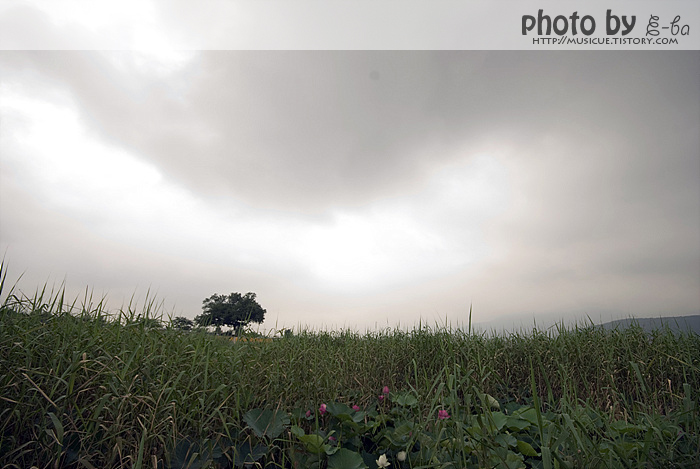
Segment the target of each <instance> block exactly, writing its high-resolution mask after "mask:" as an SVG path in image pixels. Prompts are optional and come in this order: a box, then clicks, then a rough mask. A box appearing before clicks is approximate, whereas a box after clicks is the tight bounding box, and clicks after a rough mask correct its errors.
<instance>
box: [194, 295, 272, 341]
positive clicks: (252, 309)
mask: <svg viewBox="0 0 700 469" xmlns="http://www.w3.org/2000/svg"><path fill="white" fill-rule="evenodd" d="M255 297H256V295H255V293H253V292H248V293H246V294H245V295H241V294H240V293H231V294H230V295H217V294H214V295H212V296H210V297H209V298H207V299H205V300H204V301H203V303H202V309H203V310H204V312H202V314H200V315H199V316H197V317H196V318H194V322H195V323H196V324H197V325H198V326H200V327H209V326H214V327H216V330H217V331H218V332H220V331H221V326H231V327H232V328H233V330H232V331H231V332H232V335H236V336H237V335H240V333H241V332H242V331H243V329H245V327H246V326H247V325H248V324H249V323H251V322H255V323H258V324H261V323H262V322H263V321H264V320H265V313H266V312H267V311H265V310H264V309H263V307H262V306H260V304H259V303H258V302H257V300H256V299H255Z"/></svg>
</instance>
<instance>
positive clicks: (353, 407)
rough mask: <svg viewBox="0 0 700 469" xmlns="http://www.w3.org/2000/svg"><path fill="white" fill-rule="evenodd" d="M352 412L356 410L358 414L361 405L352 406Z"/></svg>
mask: <svg viewBox="0 0 700 469" xmlns="http://www.w3.org/2000/svg"><path fill="white" fill-rule="evenodd" d="M352 410H354V411H355V412H357V411H358V410H360V406H359V405H354V406H352Z"/></svg>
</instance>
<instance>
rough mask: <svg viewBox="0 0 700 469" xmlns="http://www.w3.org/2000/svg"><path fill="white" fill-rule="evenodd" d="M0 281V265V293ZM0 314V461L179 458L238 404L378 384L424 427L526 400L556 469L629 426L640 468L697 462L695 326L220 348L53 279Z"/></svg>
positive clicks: (232, 427)
mask: <svg viewBox="0 0 700 469" xmlns="http://www.w3.org/2000/svg"><path fill="white" fill-rule="evenodd" d="M4 278H5V277H4V276H3V273H2V272H1V271H0V282H2V283H0V293H2V291H1V290H2V288H6V286H4V285H3V284H4ZM76 305H77V306H76ZM0 325H1V327H0V389H1V390H2V391H1V394H0V466H2V467H17V468H24V467H32V466H36V467H63V466H71V465H72V466H74V467H87V468H92V467H96V468H99V467H139V468H140V467H179V466H177V465H176V464H174V463H173V462H172V454H173V451H175V449H176V448H177V447H178V444H179V443H180V442H182V441H196V442H198V444H199V445H200V446H202V447H205V446H206V445H207V444H211V445H213V444H215V443H216V442H218V441H223V440H226V441H233V440H235V439H236V438H240V437H241V435H245V434H246V432H247V431H248V432H249V429H248V428H247V425H246V423H245V421H244V419H243V415H244V414H245V413H246V412H247V411H249V410H250V409H255V408H267V409H279V410H281V411H284V412H289V413H292V412H295V411H299V410H300V409H301V410H304V409H310V410H315V409H318V406H319V404H320V403H330V402H340V403H345V404H348V405H358V406H360V407H362V408H368V407H371V406H372V405H375V404H376V402H377V398H378V395H379V394H380V390H381V389H382V387H384V386H388V387H389V388H390V389H391V390H392V392H393V391H396V392H399V391H406V392H410V393H412V395H414V396H416V397H417V401H418V404H417V405H416V406H415V407H412V408H411V412H412V413H413V414H414V415H415V418H417V419H419V421H420V422H423V425H424V426H425V425H427V423H426V422H429V421H430V419H431V418H432V417H431V416H434V415H435V413H436V411H437V409H438V408H442V407H444V406H449V408H450V409H453V410H451V411H452V412H453V415H452V417H453V419H452V421H454V420H455V419H459V418H460V415H462V414H463V415H464V416H465V417H464V418H466V416H467V415H468V414H475V413H479V412H483V414H484V415H489V413H490V412H491V411H490V408H491V405H490V404H489V401H488V396H493V397H495V398H496V399H497V400H498V402H499V405H500V406H501V408H502V409H509V408H510V409H515V408H517V406H523V405H529V406H533V407H535V408H536V410H537V415H538V416H541V415H544V418H545V420H547V421H550V422H554V421H556V422H558V423H557V425H558V427H557V428H559V430H558V431H559V433H558V434H557V435H549V436H547V438H549V439H551V440H552V441H551V442H550V443H551V444H554V443H557V441H559V440H557V438H559V439H560V440H561V441H560V442H559V443H558V446H557V447H559V448H568V447H570V448H569V449H570V450H571V452H572V454H573V455H574V456H572V458H574V459H572V460H571V461H570V463H571V464H574V466H572V467H575V465H576V464H584V465H586V466H587V467H607V466H608V465H610V464H612V466H610V467H615V464H616V462H619V461H624V460H628V458H627V459H626V458H624V457H623V456H624V455H623V454H622V453H621V451H622V450H621V449H620V448H622V447H621V446H620V445H619V444H617V443H615V444H613V443H611V442H612V441H618V440H619V438H618V439H615V438H613V437H612V436H611V435H618V436H619V435H621V434H622V433H620V432H625V431H627V432H628V433H630V434H633V433H634V432H635V431H636V430H634V428H636V429H637V430H639V431H642V430H641V429H643V432H646V433H648V435H646V436H642V437H639V438H642V442H644V441H646V440H644V438H646V439H647V440H648V442H647V446H646V448H647V449H646V450H644V447H643V448H642V449H641V450H639V449H638V450H635V451H637V453H635V454H637V456H636V457H637V459H638V460H640V461H647V466H646V467H654V465H653V464H655V463H658V461H676V463H677V464H688V463H690V462H692V463H694V462H698V461H700V457H699V454H698V452H699V451H700V444H698V438H700V437H699V435H700V423H699V422H700V418H699V417H700V414H699V413H698V408H697V405H696V402H697V392H698V389H700V338H699V337H698V335H696V334H689V333H688V334H674V333H672V332H671V331H668V330H667V331H663V330H662V331H657V332H655V333H653V334H646V333H645V332H644V331H643V330H642V329H641V328H638V327H631V328H628V329H624V330H612V331H606V330H603V329H601V328H597V327H594V326H592V325H588V326H579V327H574V328H572V329H566V328H563V327H560V328H557V329H555V330H549V331H540V330H537V329H534V330H533V331H531V332H528V333H524V332H521V333H511V334H501V335H486V334H474V333H470V332H469V331H462V330H450V329H449V328H447V327H432V328H431V327H426V326H421V327H418V328H415V329H414V330H410V331H405V330H398V329H386V330H380V331H367V332H364V333H360V332H356V331H349V330H344V331H337V332H331V331H325V332H324V331H310V330H301V331H297V333H296V334H294V335H293V336H291V337H285V338H283V339H276V340H273V341H270V342H265V343H256V342H248V343H247V342H238V343H235V344H234V343H232V342H231V341H230V340H227V339H226V338H224V337H218V336H214V335H211V334H206V333H203V332H187V333H185V332H180V331H177V330H173V329H171V328H168V327H167V318H166V320H165V321H163V316H162V314H161V312H160V310H159V308H158V304H157V303H155V302H154V301H152V300H151V301H148V300H147V301H146V305H145V306H144V307H143V309H142V310H141V311H139V312H137V311H135V310H134V309H133V306H132V305H129V307H127V308H126V309H124V310H120V311H118V312H116V313H114V314H110V313H108V312H106V311H105V310H104V305H103V303H102V302H101V301H98V302H96V304H93V302H92V299H91V298H90V295H89V294H87V293H86V295H85V298H84V299H83V301H82V302H80V303H78V302H77V301H74V302H72V303H70V304H69V303H67V302H66V299H65V297H64V294H63V290H62V289H60V290H59V291H58V292H47V291H46V289H42V290H40V291H38V292H37V293H36V294H35V295H34V296H32V297H26V296H22V295H20V294H16V293H15V292H14V290H11V291H10V292H8V293H6V294H5V295H4V300H3V302H2V306H0ZM509 406H510V407H509ZM540 418H541V417H540ZM615 422H629V423H630V425H637V427H625V428H622V427H620V428H618V427H615V425H618V426H619V425H620V424H618V423H615ZM543 426H544V425H540V431H542V432H544V428H542V427H543ZM459 428H461V430H459V431H461V432H462V433H465V432H466V430H465V428H466V427H459ZM552 428H554V427H552ZM669 428H672V429H678V434H677V435H671V436H669V435H668V434H667V433H668V432H669V431H671V432H672V430H668V429H669ZM457 430H458V428H457V427H455V430H454V431H457ZM673 431H675V430H673ZM615 432H618V433H615ZM654 432H657V433H656V434H655V433H654ZM664 432H666V433H664ZM637 433H639V432H637ZM625 435H627V434H626V433H625ZM564 436H565V438H564ZM545 437H546V435H545V433H542V434H541V435H539V438H542V439H544V438H545ZM625 437H627V436H625ZM494 438H495V436H494ZM494 441H495V440H494ZM538 441H539V440H538ZM548 441H549V440H548ZM654 441H661V442H665V443H663V445H662V446H661V447H659V446H658V445H657V444H656V443H654V444H652V443H653V442H654ZM606 444H607V445H608V446H610V448H608V447H607V446H606ZM567 445H568V446H567ZM683 445H685V446H683ZM681 446H683V447H682V448H681ZM606 448H608V449H606ZM611 448H612V449H611ZM635 448H636V447H635ZM629 451H632V450H631V449H630V450H629ZM640 451H641V453H640ZM645 451H646V452H645ZM664 451H666V452H667V453H668V454H662V453H664ZM475 454H476V453H475ZM640 455H641V456H640ZM484 457H485V456H484ZM552 457H553V456H552ZM542 458H543V459H542V461H544V456H542ZM576 458H578V459H576ZM467 462H468V460H467V459H463V463H464V464H466V463H467ZM276 464H278V465H277V466H273V467H286V466H285V464H286V463H279V462H278V463H276ZM543 464H544V463H543ZM552 464H554V463H552ZM556 464H557V465H558V464H560V463H558V462H557V463H556ZM561 464H565V462H564V460H563V459H562V462H561ZM674 464H675V463H674ZM596 465H598V466H596ZM649 465H651V466H649ZM545 466H547V464H545ZM193 467H194V466H193ZM212 467H213V466H212ZM426 467H430V466H426ZM445 467H447V466H445ZM457 467H459V465H458V466H457ZM464 467H466V466H464ZM475 467H478V466H475ZM552 467H553V466H552ZM557 467H564V466H557ZM630 467H642V466H635V465H634V464H632V465H631V466H630ZM669 467H672V466H669ZM676 467H682V465H679V466H676Z"/></svg>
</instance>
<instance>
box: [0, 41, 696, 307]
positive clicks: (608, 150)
mask: <svg viewBox="0 0 700 469" xmlns="http://www.w3.org/2000/svg"><path fill="white" fill-rule="evenodd" d="M0 63H1V64H2V66H3V69H4V73H3V75H4V76H3V80H6V81H7V82H12V83H15V84H16V83H22V86H24V87H26V88H27V89H31V90H32V92H36V93H38V94H39V95H41V94H42V93H45V94H46V96H47V99H48V97H49V96H55V95H60V96H68V97H70V99H73V100H74V101H75V103H77V109H78V110H79V112H80V117H81V120H82V122H83V124H84V125H85V126H86V128H88V129H89V131H90V132H91V133H92V134H94V135H98V136H99V138H100V139H101V140H103V141H105V142H109V144H111V145H112V146H114V147H118V148H122V149H125V150H127V151H128V152H130V153H132V154H134V155H137V156H138V157H139V158H141V159H142V160H144V161H148V162H150V163H151V164H153V165H155V166H156V167H157V168H158V169H159V171H160V172H161V173H162V174H163V175H164V176H165V178H166V179H167V180H169V181H173V182H175V183H176V184H177V185H179V186H181V187H183V188H185V189H186V190H187V191H189V192H190V193H192V194H194V195H195V196H196V197H198V198H200V199H201V200H203V201H217V203H218V204H219V205H220V206H226V204H230V205H231V206H232V207H233V206H234V205H235V209H234V208H231V210H230V211H229V213H228V216H229V217H230V218H231V219H235V218H236V217H243V218H245V219H246V220H251V219H262V220H265V219H270V220H272V219H276V220H280V219H283V220H284V223H285V224H286V225H285V226H299V225H295V223H297V222H299V223H306V222H309V223H316V224H318V223H330V221H329V220H331V219H332V214H333V213H336V212H338V211H345V212H348V213H361V212H362V211H363V210H365V209H366V208H367V207H375V209H376V207H378V206H379V207H383V209H384V210H389V209H390V208H391V207H396V209H397V210H399V209H400V210H404V211H405V212H406V213H407V214H409V215H410V217H411V219H412V220H420V221H421V222H422V223H423V225H424V226H426V227H430V228H431V229H432V230H434V233H437V234H438V235H439V236H440V237H441V238H442V239H446V240H448V241H449V243H450V244H449V246H450V248H451V249H455V250H456V251H458V250H464V251H468V250H469V249H470V248H471V247H472V246H470V244H469V243H472V242H473V243H476V241H475V240H476V239H477V238H478V239H483V242H484V243H486V244H487V245H488V249H489V257H488V258H487V259H482V260H481V261H480V263H479V264H478V265H476V266H474V265H471V264H469V265H463V266H460V267H458V268H456V269H452V268H451V269H447V270H446V272H447V273H445V274H444V275H443V274H440V273H436V274H435V276H434V278H432V280H426V279H425V278H422V280H421V282H423V283H421V284H420V285H411V291H410V292H406V291H405V287H406V285H409V284H410V281H406V282H404V283H401V284H400V285H398V286H396V288H404V290H403V291H395V290H392V289H391V288H390V289H387V290H386V291H383V292H377V293H373V294H372V295H370V296H366V297H362V298H346V299H345V300H344V301H345V303H346V306H345V307H339V311H347V312H349V311H353V310H354V311H357V308H360V309H362V310H363V311H365V312H366V318H367V321H371V320H372V318H374V317H377V315H378V314H385V315H386V316H387V317H392V318H394V319H398V318H399V317H400V313H392V312H386V313H381V312H380V311H379V309H381V308H379V306H378V305H392V306H391V308H392V311H410V312H411V314H413V316H412V317H415V315H417V314H433V311H432V309H434V310H435V312H436V313H438V314H439V313H440V312H443V311H446V312H449V311H460V313H459V314H462V313H461V312H463V311H464V309H465V308H467V309H468V306H465V304H468V302H469V300H470V298H474V299H476V301H481V302H482V304H485V305H484V308H487V309H488V310H489V311H494V312H498V313H499V314H507V313H512V312H518V311H520V312H522V311H525V312H527V311H533V310H538V311H545V310H546V311H548V312H556V311H557V309H559V310H562V309H568V310H569V311H574V310H576V311H591V310H593V309H595V310H618V311H621V310H624V311H629V312H631V313H636V312H637V311H634V310H635V309H640V310H643V309H645V310H646V311H649V312H651V311H659V312H660V311H661V310H662V309H663V308H664V305H666V307H667V308H668V309H673V310H684V311H683V312H687V311H693V308H695V309H697V304H698V303H697V300H698V299H700V178H699V177H698V176H700V140H699V137H698V135H699V132H698V128H700V87H699V86H698V76H700V55H699V54H698V53H697V52H694V51H691V52H669V51H655V52H649V51H645V52H612V51H606V52H605V53H598V52H576V53H569V52H537V53H535V52H515V53H513V52H486V53H482V52H471V51H467V52H385V51H381V52H366V51H363V52H359V51H358V52H320V51H312V52H238V51H218V52H200V53H197V54H196V55H194V56H193V57H192V58H191V60H190V61H189V62H187V63H186V65H184V66H180V65H173V64H168V63H157V62H154V61H149V59H148V57H147V56H140V55H138V54H135V53H134V54H131V53H122V54H118V53H100V52H14V53H13V52H2V53H0ZM484 153H487V154H493V155H496V156H497V159H498V161H499V162H500V163H501V164H502V165H503V168H504V172H505V175H504V176H503V179H504V180H506V181H507V188H508V190H507V195H505V196H503V197H505V199H504V201H502V202H499V204H500V205H499V207H500V208H499V210H498V211H497V216H494V217H491V218H488V219H487V218H485V217H481V216H480V215H478V214H477V212H478V207H479V206H483V205H484V204H483V200H482V201H481V205H479V204H478V202H480V201H479V199H480V197H483V191H482V192H480V193H469V192H468V191H467V192H464V193H462V196H464V197H467V198H469V197H471V198H474V199H475V200H474V202H473V203H467V202H464V203H461V205H460V204H459V203H455V204H454V206H452V205H450V206H449V207H435V206H433V205H431V204H433V203H434V201H435V200H437V199H435V198H425V197H423V196H425V194H426V193H430V191H431V190H432V191H435V190H436V189H435V187H438V186H439V180H437V179H435V178H436V177H437V176H439V175H440V174H442V173H441V171H443V172H444V171H448V172H449V171H451V168H454V167H462V168H464V167H466V168H470V167H469V166H468V164H467V163H468V162H470V161H475V158H476V157H478V155H479V154H484ZM460 165H462V166H460ZM464 165H466V166H464ZM436 181H438V182H436ZM479 194H482V195H479ZM411 197H413V199H411ZM394 200H398V202H396V203H395V205H392V201H394ZM407 201H408V202H407ZM501 205H502V207H501ZM19 216H20V215H19V214H18V213H17V212H16V211H15V209H13V208H12V207H11V206H9V205H3V225H5V221H6V220H15V217H19ZM42 216H43V215H42ZM300 220H301V221H300ZM21 226H25V228H26V230H28V231H29V230H31V227H30V226H29V225H27V224H22V225H21ZM25 228H22V230H24V229H25ZM300 229H301V228H300ZM22 230H20V229H19V228H17V229H16V230H9V229H8V230H3V231H2V238H3V242H4V243H5V242H13V240H15V239H17V237H18V236H20V232H22V233H23V231H22ZM475 231H478V232H479V233H480V234H479V236H474V237H472V236H471V234H470V233H473V232H475ZM20 237H21V236H20ZM76 237H79V236H78V235H76ZM460 238H462V239H464V240H465V241H463V242H462V243H461V244H460V243H459V240H460ZM467 240H468V241H467ZM33 242H37V243H39V242H40V241H39V240H35V241H33ZM66 242H67V241H66ZM183 244H187V243H186V241H183ZM96 249H97V248H96ZM440 255H444V253H441V254H440ZM435 257H436V258H437V257H439V255H438V254H436V256H435ZM165 264H166V265H168V263H167V262H166V263H165ZM171 265H172V266H175V265H179V264H178V261H175V260H172V264H171ZM287 268H288V269H292V268H293V267H290V266H288V267H287ZM125 269H126V267H125ZM179 269H180V270H182V267H179ZM472 269H476V270H472ZM126 270H128V269H126ZM166 270H167V269H166ZM171 270H178V268H175V267H173V269H171ZM194 270H195V271H197V272H201V271H203V270H206V269H205V268H204V267H201V266H200V267H197V268H195V269H194ZM261 270H262V271H265V270H267V271H268V272H273V273H271V274H270V279H269V280H268V281H269V283H267V284H266V283H265V281H264V279H263V278H262V277H264V276H262V277H261V278H260V279H258V280H256V282H257V283H254V284H255V285H256V286H257V288H259V289H261V290H266V289H267V290H268V291H276V292H278V293H275V294H273V296H274V295H277V296H275V299H274V300H273V304H274V305H276V306H275V307H274V308H273V309H277V308H278V309H279V310H283V309H284V308H289V307H291V306H289V305H298V306H296V307H298V308H299V309H300V310H301V309H304V310H305V311H306V313H308V314H318V315H319V316H320V315H321V314H322V313H321V311H322V310H323V307H324V306H323V305H327V304H328V303H327V301H330V299H328V298H325V297H324V295H323V294H321V293H319V292H315V293H309V292H312V291H313V290H314V289H313V287H310V286H309V287H307V288H308V289H307V290H304V291H305V294H308V295H309V296H308V298H306V299H300V298H299V297H296V296H294V295H295V294H294V293H292V290H293V288H292V287H289V286H286V287H284V286H283V285H284V283H285V282H284V281H283V280H281V278H282V277H281V275H282V274H280V273H279V271H277V270H275V267H272V266H269V267H265V266H263V267H261ZM152 272H153V273H159V274H160V273H161V271H160V270H157V269H156V270H153V271H152ZM278 274H279V275H280V277H278V276H277V275H278ZM163 275H164V276H165V277H167V275H166V274H165V273H163ZM304 275H305V274H304V273H300V274H299V278H305V277H304ZM244 277H245V274H244V273H243V271H240V272H238V273H237V274H234V275H233V276H232V277H229V278H236V279H239V278H240V279H243V278H244ZM187 278H188V281H189V280H191V281H195V280H194V276H190V275H187ZM201 282H202V284H204V283H206V282H205V281H203V280H202V281H201ZM266 285H268V286H266ZM273 285H274V287H273ZM392 288H393V287H392ZM281 291H285V292H286V293H288V294H289V295H291V296H286V297H285V296H284V295H282V294H281V293H279V292H281ZM504 292H505V293H504ZM209 293H210V292H208V291H207V292H205V294H209ZM200 296H201V295H200ZM436 298H438V299H436ZM481 298H483V300H481ZM187 301H190V300H187ZM200 301H201V300H200ZM285 305H286V306H285ZM195 306H196V305H195ZM353 308H355V309H353ZM314 311H315V313H313V312H314ZM306 313H305V314H306ZM339 314H340V313H339ZM348 314H349V313H348ZM455 314H457V313H455ZM309 317H312V316H309ZM341 317H342V316H341Z"/></svg>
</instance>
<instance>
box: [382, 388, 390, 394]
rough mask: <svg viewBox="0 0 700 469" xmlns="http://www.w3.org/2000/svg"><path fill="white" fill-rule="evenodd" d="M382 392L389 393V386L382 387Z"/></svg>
mask: <svg viewBox="0 0 700 469" xmlns="http://www.w3.org/2000/svg"><path fill="white" fill-rule="evenodd" d="M382 394H385V395H386V394H389V386H384V388H383V389H382Z"/></svg>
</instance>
